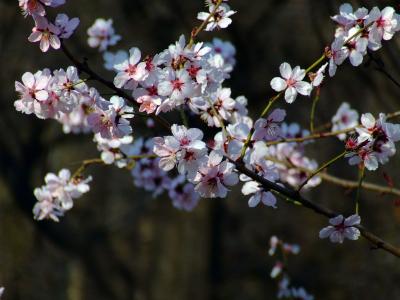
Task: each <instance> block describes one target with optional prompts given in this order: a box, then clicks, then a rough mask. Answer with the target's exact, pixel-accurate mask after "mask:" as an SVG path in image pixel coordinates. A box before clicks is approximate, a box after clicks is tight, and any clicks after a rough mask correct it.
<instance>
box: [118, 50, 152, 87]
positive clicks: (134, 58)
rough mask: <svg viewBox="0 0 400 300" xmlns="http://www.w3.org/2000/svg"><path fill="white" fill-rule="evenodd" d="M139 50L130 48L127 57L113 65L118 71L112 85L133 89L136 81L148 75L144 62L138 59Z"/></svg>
mask: <svg viewBox="0 0 400 300" xmlns="http://www.w3.org/2000/svg"><path fill="white" fill-rule="evenodd" d="M140 56H141V53H140V50H139V49H138V48H131V49H130V50H129V59H127V60H124V61H122V62H120V63H117V64H115V65H114V69H115V70H116V71H118V74H117V76H115V78H114V85H115V86H116V87H118V88H121V87H125V88H128V89H134V88H136V86H137V82H138V81H143V80H145V79H146V77H147V76H148V75H149V73H148V72H147V70H146V63H145V62H139V61H140Z"/></svg>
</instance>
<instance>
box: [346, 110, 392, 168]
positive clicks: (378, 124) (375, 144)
mask: <svg viewBox="0 0 400 300" xmlns="http://www.w3.org/2000/svg"><path fill="white" fill-rule="evenodd" d="M386 119H387V117H386V115H385V114H380V115H379V119H378V120H376V119H375V118H374V116H373V115H372V114H370V113H367V114H363V115H362V116H361V126H360V127H356V132H357V137H350V138H349V139H348V140H347V142H346V150H347V151H348V153H347V155H346V156H347V157H349V158H350V159H349V163H350V165H357V164H363V165H364V166H365V167H366V168H367V169H368V170H370V171H374V170H376V169H377V168H378V165H379V163H380V164H385V163H386V162H388V160H389V157H391V156H393V155H394V154H395V153H396V147H395V144H394V143H395V142H398V141H400V124H392V123H389V122H387V121H386Z"/></svg>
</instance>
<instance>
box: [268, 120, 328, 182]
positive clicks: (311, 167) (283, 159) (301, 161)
mask: <svg viewBox="0 0 400 300" xmlns="http://www.w3.org/2000/svg"><path fill="white" fill-rule="evenodd" d="M280 132H281V136H282V137H284V138H296V137H297V138H298V137H300V138H301V137H306V136H308V135H309V132H308V130H301V128H300V126H299V124H297V123H292V124H286V123H283V124H282V125H281V128H280ZM305 144H306V143H305V142H303V143H280V144H277V145H273V146H270V147H269V148H268V149H269V156H270V158H272V159H275V160H277V162H276V164H275V166H276V168H277V170H278V172H279V175H280V179H281V181H282V182H285V183H288V184H289V185H290V186H292V187H295V188H297V187H299V186H301V185H302V184H303V183H304V182H305V181H306V180H307V179H308V172H312V171H315V170H316V169H317V168H318V163H317V162H316V161H315V160H313V159H310V158H308V157H307V156H306V153H305ZM307 171H308V172H307ZM320 183H321V178H320V177H319V176H314V177H313V178H311V179H310V180H309V181H308V182H307V184H306V185H305V186H304V187H303V189H309V188H313V187H315V186H317V185H319V184H320Z"/></svg>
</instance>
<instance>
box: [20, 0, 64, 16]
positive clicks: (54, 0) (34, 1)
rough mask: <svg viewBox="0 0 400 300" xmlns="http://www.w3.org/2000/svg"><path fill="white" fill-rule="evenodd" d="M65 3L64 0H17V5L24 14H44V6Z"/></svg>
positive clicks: (55, 5)
mask: <svg viewBox="0 0 400 300" xmlns="http://www.w3.org/2000/svg"><path fill="white" fill-rule="evenodd" d="M63 4H65V0H19V7H20V8H21V10H22V12H23V14H24V15H25V16H27V15H31V16H42V17H43V16H45V15H46V10H45V6H50V7H57V6H60V5H63Z"/></svg>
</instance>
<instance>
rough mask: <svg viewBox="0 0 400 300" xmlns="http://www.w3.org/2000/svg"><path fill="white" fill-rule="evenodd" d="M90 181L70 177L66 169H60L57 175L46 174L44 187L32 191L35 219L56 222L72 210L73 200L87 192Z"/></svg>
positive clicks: (88, 179) (89, 179)
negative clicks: (35, 200) (34, 200)
mask: <svg viewBox="0 0 400 300" xmlns="http://www.w3.org/2000/svg"><path fill="white" fill-rule="evenodd" d="M91 180H92V178H91V177H88V178H86V179H83V178H81V177H79V176H73V177H71V173H70V171H69V170H67V169H62V170H61V171H60V172H59V173H58V175H56V174H53V173H48V174H47V175H46V177H45V179H44V181H45V183H46V185H44V186H42V187H40V188H36V189H35V191H34V194H35V197H36V199H37V200H38V202H37V203H36V204H35V206H34V208H33V214H34V217H35V219H36V220H43V219H52V220H53V221H56V222H58V221H59V217H62V216H63V215H64V213H65V212H66V211H68V210H70V209H71V208H72V206H73V205H74V202H73V200H74V199H77V198H80V197H81V196H82V195H83V194H85V193H87V192H88V191H89V189H90V188H89V185H88V183H89V182H90V181H91Z"/></svg>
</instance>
